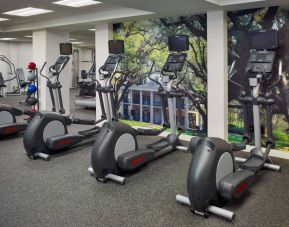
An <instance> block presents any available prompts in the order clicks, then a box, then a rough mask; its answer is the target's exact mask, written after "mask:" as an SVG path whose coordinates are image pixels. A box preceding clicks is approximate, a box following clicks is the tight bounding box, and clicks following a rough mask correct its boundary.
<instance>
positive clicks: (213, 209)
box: [176, 195, 235, 222]
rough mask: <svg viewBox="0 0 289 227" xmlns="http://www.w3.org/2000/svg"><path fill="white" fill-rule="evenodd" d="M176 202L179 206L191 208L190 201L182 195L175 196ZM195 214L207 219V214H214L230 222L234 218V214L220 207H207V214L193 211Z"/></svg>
mask: <svg viewBox="0 0 289 227" xmlns="http://www.w3.org/2000/svg"><path fill="white" fill-rule="evenodd" d="M176 200H177V202H179V203H180V204H185V205H188V206H191V203H190V200H189V198H188V197H185V196H182V195H176ZM193 212H194V213H195V214H199V215H202V216H204V217H208V216H207V215H208V214H209V213H212V214H215V215H217V216H220V217H223V218H225V219H226V220H228V221H230V222H231V221H232V220H234V218H235V213H234V212H232V211H229V210H225V209H223V208H220V207H216V206H208V207H207V212H205V213H203V212H198V211H195V210H194V211H193Z"/></svg>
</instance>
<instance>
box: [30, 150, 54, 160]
mask: <svg viewBox="0 0 289 227" xmlns="http://www.w3.org/2000/svg"><path fill="white" fill-rule="evenodd" d="M28 157H29V158H32V159H35V158H41V159H44V160H45V161H49V159H50V155H48V154H45V153H40V152H38V153H36V154H34V155H28Z"/></svg>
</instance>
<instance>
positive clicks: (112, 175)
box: [88, 167, 126, 185]
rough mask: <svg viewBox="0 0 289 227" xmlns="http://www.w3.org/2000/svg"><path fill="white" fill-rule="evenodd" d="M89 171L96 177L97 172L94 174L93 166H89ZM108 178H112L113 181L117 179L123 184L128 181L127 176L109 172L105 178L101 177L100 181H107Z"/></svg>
mask: <svg viewBox="0 0 289 227" xmlns="http://www.w3.org/2000/svg"><path fill="white" fill-rule="evenodd" d="M88 172H89V174H90V176H94V177H95V174H94V171H93V169H92V167H89V168H88ZM106 180H112V181H115V182H117V183H119V184H122V185H124V184H125V182H126V178H125V177H122V176H118V175H115V174H112V173H109V174H107V175H106V176H105V177H104V179H99V181H103V182H105V181H106Z"/></svg>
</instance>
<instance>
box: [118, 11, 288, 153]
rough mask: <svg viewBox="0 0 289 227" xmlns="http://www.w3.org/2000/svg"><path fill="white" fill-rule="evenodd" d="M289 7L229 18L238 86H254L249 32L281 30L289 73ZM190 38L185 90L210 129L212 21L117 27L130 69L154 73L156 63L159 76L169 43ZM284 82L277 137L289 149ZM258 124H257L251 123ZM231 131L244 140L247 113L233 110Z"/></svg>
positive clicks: (233, 93) (232, 91)
mask: <svg viewBox="0 0 289 227" xmlns="http://www.w3.org/2000/svg"><path fill="white" fill-rule="evenodd" d="M288 11H289V10H288V7H270V8H262V9H248V10H242V11H235V12H228V50H229V53H228V54H229V64H230V63H231V62H232V61H233V60H237V64H236V69H237V74H236V75H235V76H234V80H236V81H238V82H240V83H242V84H243V85H244V86H245V87H249V86H248V80H247V78H246V77H244V75H245V74H244V72H245V68H246V64H247V60H248V57H249V45H248V43H249V36H248V34H249V31H251V30H255V29H261V28H263V29H267V28H276V29H278V30H279V43H280V45H281V47H282V48H281V50H278V52H277V55H278V56H277V57H279V58H282V59H283V60H285V61H284V62H285V64H284V70H283V71H285V72H288V71H289V64H288V63H289V43H288V40H287V39H286V37H288V35H289V16H288V15H289V14H288ZM176 34H186V35H188V36H189V39H190V51H189V52H188V62H189V63H188V66H189V67H188V70H187V71H186V77H187V78H186V80H185V81H184V83H183V85H182V89H183V90H184V91H185V93H186V94H187V95H188V97H189V98H190V100H191V102H190V108H191V109H192V110H197V111H198V112H199V113H200V115H201V116H202V119H203V122H204V124H203V126H204V129H206V127H207V91H206V87H207V41H206V40H207V18H206V15H193V16H182V17H173V18H162V19H155V20H147V21H128V22H124V23H122V24H116V25H115V26H114V38H115V39H123V40H125V50H126V55H127V56H128V59H129V61H128V62H129V65H128V68H130V70H132V71H135V72H137V71H140V70H143V69H144V68H148V67H149V65H150V64H151V63H152V62H153V61H155V70H154V71H160V69H161V67H162V65H163V64H164V62H165V60H166V58H167V56H168V49H167V38H168V37H169V36H170V35H176ZM282 81H283V82H282V83H280V84H278V87H277V88H276V89H277V90H278V91H277V93H280V94H282V95H283V96H282V99H281V101H282V103H279V104H278V105H279V110H278V111H277V112H276V113H278V115H275V116H276V117H274V135H275V136H276V138H277V140H278V141H277V145H278V146H279V147H280V146H281V147H282V146H288V143H289V137H288V136H287V131H289V130H288V122H289V114H288V103H287V102H288V100H289V99H288V100H287V98H286V97H287V94H285V93H286V88H287V87H288V86H287V78H286V74H284V78H283V80H282ZM239 94H240V89H239V88H237V87H235V86H234V85H233V84H230V83H229V102H230V104H234V105H239V103H237V102H236V98H237V97H238V95H239ZM251 120H252V119H251ZM229 123H230V127H229V129H230V131H231V132H233V133H235V134H236V135H232V136H231V139H233V140H234V138H235V139H236V138H237V137H238V138H237V140H239V136H238V134H240V133H241V132H242V127H243V122H242V110H240V109H230V110H229ZM284 149H285V148H284Z"/></svg>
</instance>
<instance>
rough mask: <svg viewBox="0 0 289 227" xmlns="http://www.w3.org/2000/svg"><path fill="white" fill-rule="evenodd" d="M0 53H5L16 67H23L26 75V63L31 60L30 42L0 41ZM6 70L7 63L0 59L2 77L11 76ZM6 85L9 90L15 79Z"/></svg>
mask: <svg viewBox="0 0 289 227" xmlns="http://www.w3.org/2000/svg"><path fill="white" fill-rule="evenodd" d="M0 55H5V56H6V57H7V58H8V59H9V60H10V61H11V62H12V63H13V64H14V65H15V67H16V68H23V70H24V74H25V75H26V73H27V70H26V68H27V64H28V63H29V62H30V61H31V60H32V43H24V42H0ZM8 71H9V67H8V65H7V64H6V63H4V62H1V61H0V72H2V75H3V76H4V79H8V78H11V76H10V75H7V72H8ZM7 86H8V90H11V89H12V87H13V86H16V81H15V80H13V81H11V82H8V83H7Z"/></svg>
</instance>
